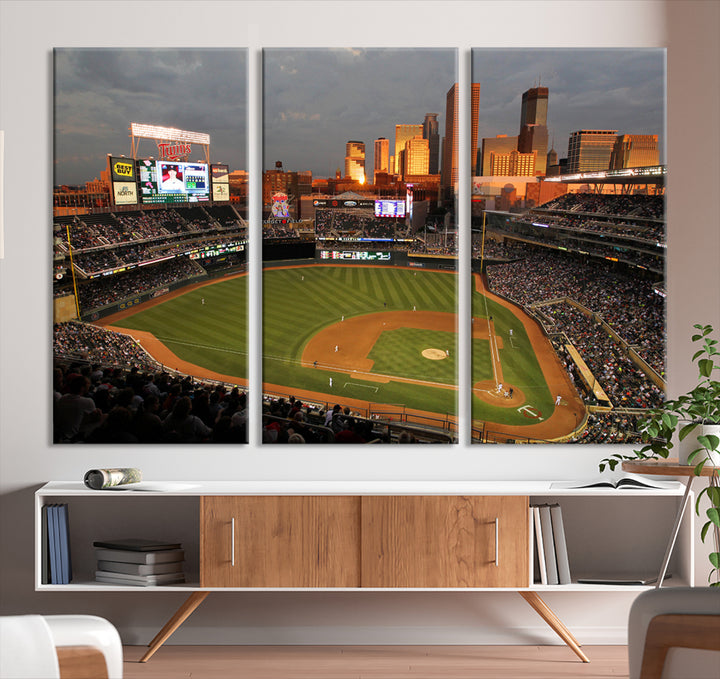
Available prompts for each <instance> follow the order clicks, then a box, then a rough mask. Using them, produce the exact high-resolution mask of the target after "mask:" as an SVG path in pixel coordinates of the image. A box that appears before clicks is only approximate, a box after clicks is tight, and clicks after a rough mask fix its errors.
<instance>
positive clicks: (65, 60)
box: [55, 49, 247, 184]
mask: <svg viewBox="0 0 720 679" xmlns="http://www.w3.org/2000/svg"><path fill="white" fill-rule="evenodd" d="M246 54H247V53H246V50H232V49H217V50H205V49H203V50H196V49H183V50H175V49H172V50H171V49H157V50H137V49H124V50H123V49H63V50H56V52H55V183H58V184H60V183H62V184H79V183H84V182H85V181H87V180H88V179H92V178H93V177H99V176H100V172H101V170H103V169H105V159H106V157H107V154H108V153H111V154H113V155H119V154H124V155H128V156H129V155H130V152H131V144H130V136H129V129H128V128H129V126H130V123H131V122H140V123H149V124H154V125H162V126H166V127H176V128H180V129H185V130H192V131H195V132H206V133H208V134H209V135H210V160H211V162H225V163H227V164H229V165H230V168H231V170H243V169H246V165H247V161H246V120H247V104H246V100H247V76H246V64H247V56H246ZM140 152H141V154H142V155H148V156H150V155H152V156H157V149H156V147H155V145H154V142H152V140H143V141H142V142H141V145H140ZM194 152H195V153H196V156H193V158H195V157H196V158H198V159H199V158H201V157H202V152H201V149H200V148H199V147H198V148H195V149H194Z"/></svg>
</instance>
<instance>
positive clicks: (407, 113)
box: [263, 48, 457, 178]
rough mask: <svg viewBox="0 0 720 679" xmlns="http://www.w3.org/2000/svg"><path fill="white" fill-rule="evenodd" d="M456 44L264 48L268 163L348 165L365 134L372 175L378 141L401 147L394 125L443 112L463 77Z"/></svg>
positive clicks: (330, 168)
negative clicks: (350, 146) (350, 148)
mask: <svg viewBox="0 0 720 679" xmlns="http://www.w3.org/2000/svg"><path fill="white" fill-rule="evenodd" d="M456 56H457V53H456V51H455V50H454V49H435V48H398V49H355V48H348V49H324V48H319V49H311V48H307V49H284V48H278V49H266V50H263V170H271V169H273V168H274V167H275V163H276V162H277V161H282V163H283V167H284V168H285V169H286V170H288V171H306V170H310V171H311V172H312V174H313V177H333V176H335V171H336V170H337V169H340V171H341V172H342V171H343V163H344V153H345V145H346V144H347V142H348V141H351V140H357V141H362V142H364V144H365V148H366V165H365V173H366V175H367V176H368V177H369V178H372V171H373V168H374V158H373V155H374V142H375V140H376V139H379V138H381V137H384V138H386V139H388V140H389V141H390V150H391V153H392V155H395V154H394V149H395V126H396V125H409V124H414V125H420V126H422V124H423V121H424V119H425V115H426V114H427V113H439V114H440V118H439V119H440V129H444V124H445V123H444V118H445V95H446V93H447V91H448V90H449V89H450V88H451V87H452V86H453V84H454V83H455V82H456V81H457V68H456Z"/></svg>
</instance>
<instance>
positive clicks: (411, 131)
mask: <svg viewBox="0 0 720 679" xmlns="http://www.w3.org/2000/svg"><path fill="white" fill-rule="evenodd" d="M422 136H423V126H422V125H421V124H417V125H407V124H404V125H395V167H394V168H393V171H394V172H395V174H402V171H403V166H402V163H401V161H400V152H401V151H404V150H405V142H406V141H407V140H408V139H412V138H413V137H422Z"/></svg>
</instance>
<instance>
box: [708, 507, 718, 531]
mask: <svg viewBox="0 0 720 679" xmlns="http://www.w3.org/2000/svg"><path fill="white" fill-rule="evenodd" d="M707 515H708V519H710V521H712V523H713V525H715V526H717V527H718V528H720V510H718V509H717V507H711V508H710V509H708V510H707Z"/></svg>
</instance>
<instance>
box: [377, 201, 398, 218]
mask: <svg viewBox="0 0 720 679" xmlns="http://www.w3.org/2000/svg"><path fill="white" fill-rule="evenodd" d="M375 216H376V217H405V201H404V200H376V201H375Z"/></svg>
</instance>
